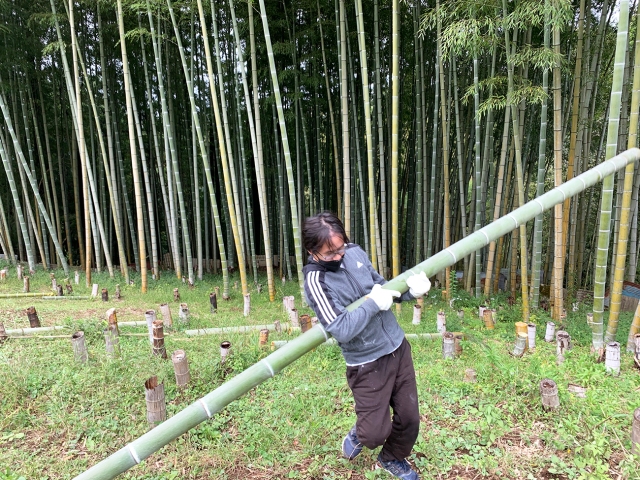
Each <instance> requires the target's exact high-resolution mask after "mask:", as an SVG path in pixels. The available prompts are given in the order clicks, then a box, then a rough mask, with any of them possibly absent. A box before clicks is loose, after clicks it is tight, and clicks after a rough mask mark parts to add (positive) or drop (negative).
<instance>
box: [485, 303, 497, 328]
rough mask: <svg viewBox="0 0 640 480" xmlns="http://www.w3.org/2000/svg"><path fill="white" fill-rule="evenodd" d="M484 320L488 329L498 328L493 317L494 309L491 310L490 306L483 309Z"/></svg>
mask: <svg viewBox="0 0 640 480" xmlns="http://www.w3.org/2000/svg"><path fill="white" fill-rule="evenodd" d="M482 320H484V326H485V327H487V330H493V329H495V328H496V325H495V322H494V317H493V310H491V309H490V308H485V309H484V310H483V311H482Z"/></svg>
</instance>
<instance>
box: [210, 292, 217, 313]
mask: <svg viewBox="0 0 640 480" xmlns="http://www.w3.org/2000/svg"><path fill="white" fill-rule="evenodd" d="M209 305H211V313H216V312H217V311H218V296H217V295H216V293H215V292H211V293H210V294H209Z"/></svg>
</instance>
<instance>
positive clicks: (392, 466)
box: [378, 455, 420, 480]
mask: <svg viewBox="0 0 640 480" xmlns="http://www.w3.org/2000/svg"><path fill="white" fill-rule="evenodd" d="M378 465H379V467H381V468H383V469H384V470H386V471H387V472H389V473H390V474H391V475H393V476H394V477H397V478H403V479H405V480H418V479H419V478H420V477H418V474H417V473H416V472H415V470H413V469H412V468H411V465H410V464H409V462H407V461H406V460H389V461H388V462H385V461H383V460H380V456H379V455H378Z"/></svg>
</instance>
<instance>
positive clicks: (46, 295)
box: [0, 292, 53, 298]
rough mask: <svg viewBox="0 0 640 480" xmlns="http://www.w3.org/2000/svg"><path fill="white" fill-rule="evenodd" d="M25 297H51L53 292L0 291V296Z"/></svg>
mask: <svg viewBox="0 0 640 480" xmlns="http://www.w3.org/2000/svg"><path fill="white" fill-rule="evenodd" d="M23 297H24V298H26V297H53V292H51V293H42V292H31V293H0V298H23Z"/></svg>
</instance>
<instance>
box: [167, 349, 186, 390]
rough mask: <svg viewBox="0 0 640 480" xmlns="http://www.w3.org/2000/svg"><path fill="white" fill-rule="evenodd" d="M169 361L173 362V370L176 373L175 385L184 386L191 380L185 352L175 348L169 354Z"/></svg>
mask: <svg viewBox="0 0 640 480" xmlns="http://www.w3.org/2000/svg"><path fill="white" fill-rule="evenodd" d="M171 361H172V362H173V372H174V373H175V374H176V386H177V387H178V388H185V387H186V386H187V385H188V384H189V380H191V373H189V361H188V360H187V354H186V353H185V352H184V350H176V351H175V352H173V353H172V354H171Z"/></svg>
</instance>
